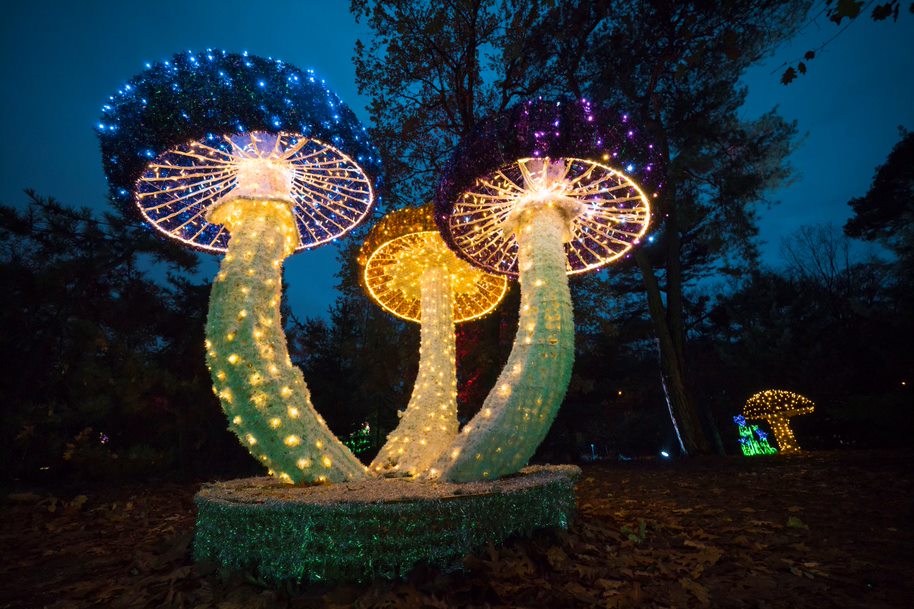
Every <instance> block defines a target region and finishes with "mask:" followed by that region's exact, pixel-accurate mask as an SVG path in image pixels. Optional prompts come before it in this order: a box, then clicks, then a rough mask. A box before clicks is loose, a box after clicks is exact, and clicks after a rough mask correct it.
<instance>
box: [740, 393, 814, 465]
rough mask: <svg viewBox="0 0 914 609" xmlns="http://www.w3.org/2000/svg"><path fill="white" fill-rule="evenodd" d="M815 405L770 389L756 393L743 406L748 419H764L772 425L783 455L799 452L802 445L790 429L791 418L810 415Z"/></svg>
mask: <svg viewBox="0 0 914 609" xmlns="http://www.w3.org/2000/svg"><path fill="white" fill-rule="evenodd" d="M813 410H815V404H813V402H812V400H810V399H809V398H806V397H803V396H802V395H800V394H798V393H793V392H792V391H785V390H783V389H768V390H766V391H760V392H759V393H756V394H755V395H753V396H752V397H750V398H749V399H748V400H746V404H745V406H743V416H744V417H746V418H747V419H750V420H752V419H754V420H758V419H762V420H764V421H768V423H769V424H770V425H771V431H772V433H774V439H775V441H776V442H777V443H778V448H779V449H780V451H781V452H782V453H795V452H799V450H800V445H799V444H797V438H796V436H794V435H793V430H792V429H791V428H790V419H791V417H797V416H800V415H804V414H810V413H812V412H813Z"/></svg>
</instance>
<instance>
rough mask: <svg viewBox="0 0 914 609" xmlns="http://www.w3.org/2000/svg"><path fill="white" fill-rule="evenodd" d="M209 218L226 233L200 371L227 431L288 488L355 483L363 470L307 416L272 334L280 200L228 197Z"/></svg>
mask: <svg viewBox="0 0 914 609" xmlns="http://www.w3.org/2000/svg"><path fill="white" fill-rule="evenodd" d="M211 221H212V222H214V223H217V224H224V225H225V226H226V228H227V229H228V230H229V231H231V235H232V238H231V239H230V241H229V245H228V250H227V252H226V255H225V258H223V260H222V265H221V267H220V270H219V273H218V274H217V275H216V280H215V281H214V282H213V289H212V293H211V295H210V301H209V302H210V305H209V314H208V315H207V319H206V338H207V342H206V350H207V365H208V366H209V369H210V372H211V374H212V377H213V382H214V383H215V385H214V386H213V391H214V392H215V393H216V395H218V396H219V399H220V401H221V403H222V408H223V410H224V411H225V413H226V415H227V416H228V418H229V421H230V426H229V428H230V429H231V430H232V431H233V432H235V434H236V435H237V436H238V437H239V438H240V439H241V442H242V444H244V445H245V446H247V448H248V450H249V451H250V452H251V453H252V454H253V455H255V456H256V457H257V458H258V459H259V460H260V461H261V462H262V463H263V464H264V465H265V466H267V467H268V468H270V472H271V473H272V474H274V475H276V476H278V477H279V478H280V479H281V480H283V481H286V482H289V483H308V482H325V481H327V482H329V481H342V480H352V479H359V478H365V477H366V476H367V474H366V472H365V467H364V466H363V465H362V464H361V463H360V462H359V461H358V459H356V457H355V456H354V455H353V454H352V452H351V451H350V450H349V449H348V448H346V446H345V445H344V444H343V443H342V442H340V441H339V440H338V439H337V438H336V436H334V435H333V433H332V432H331V431H330V429H329V428H328V427H327V425H326V423H325V422H324V420H323V418H321V417H320V415H318V414H317V411H315V410H314V406H313V405H312V404H311V396H310V392H309V391H308V387H307V385H306V384H305V380H304V377H303V376H302V373H301V370H299V369H298V368H297V367H295V366H294V365H292V361H291V359H290V358H289V352H288V349H287V347H286V336H285V332H284V331H283V328H282V320H281V318H280V311H279V303H280V299H281V297H282V263H283V260H284V259H285V258H286V257H287V256H288V255H289V254H291V253H292V252H293V251H294V249H295V244H296V243H297V241H298V233H297V229H296V226H295V219H294V217H293V215H292V212H291V210H290V209H289V205H288V204H287V203H284V202H282V201H275V200H255V199H241V198H239V199H234V200H231V201H227V202H225V203H222V204H220V205H219V206H218V207H217V208H216V209H215V210H214V211H213V212H212V213H211Z"/></svg>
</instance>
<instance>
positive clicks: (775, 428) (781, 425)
mask: <svg viewBox="0 0 914 609" xmlns="http://www.w3.org/2000/svg"><path fill="white" fill-rule="evenodd" d="M766 419H767V420H768V423H769V424H770V425H771V432H772V433H773V434H774V439H775V441H776V442H777V443H778V449H780V451H781V453H782V454H783V453H796V452H800V445H799V444H797V438H796V436H795V435H793V429H791V428H790V418H789V417H787V416H785V415H777V414H775V415H769V416H767V417H766Z"/></svg>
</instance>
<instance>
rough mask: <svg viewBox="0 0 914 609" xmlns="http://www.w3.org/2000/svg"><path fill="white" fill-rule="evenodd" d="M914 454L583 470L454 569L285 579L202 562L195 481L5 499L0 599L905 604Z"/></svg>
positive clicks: (69, 604)
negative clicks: (571, 505) (557, 497)
mask: <svg viewBox="0 0 914 609" xmlns="http://www.w3.org/2000/svg"><path fill="white" fill-rule="evenodd" d="M912 465H914V455H912V454H911V453H885V452H842V453H837V452H831V453H806V454H803V455H799V456H795V457H783V456H773V457H759V458H754V459H745V458H738V457H730V458H724V459H717V458H707V459H693V460H687V461H681V462H658V461H636V462H629V463H605V464H595V465H589V466H585V467H584V475H583V478H582V480H581V483H580V485H579V487H578V502H579V516H578V519H577V520H576V522H575V523H574V525H573V526H572V528H571V529H570V530H569V531H566V532H544V533H542V534H540V535H538V536H536V537H535V538H533V539H517V540H513V541H511V542H509V543H508V544H507V545H505V546H503V547H499V548H495V547H489V548H484V549H482V550H481V551H480V552H478V553H477V554H475V555H473V556H469V557H467V558H466V559H465V561H464V570H463V571H462V572H456V573H446V574H441V573H434V572H430V571H418V572H415V573H413V574H412V576H411V577H410V578H409V579H408V580H407V581H402V582H376V583H374V584H370V585H364V586H342V587H335V588H330V587H322V586H303V587H297V586H288V587H286V588H285V589H281V590H273V589H268V588H265V587H264V586H262V585H260V584H259V583H258V582H257V581H256V579H254V578H252V577H251V576H250V575H245V574H227V573H221V572H220V571H219V570H218V569H216V568H215V566H214V565H212V564H194V563H193V562H192V561H191V559H190V552H189V549H190V543H191V540H192V535H193V524H194V506H193V494H194V492H195V490H196V489H197V487H198V485H196V484H175V483H154V484H146V485H135V486H122V487H118V488H105V489H99V488H92V489H88V488H87V489H81V492H77V491H79V489H77V490H76V491H74V490H70V491H58V492H57V493H54V492H52V490H51V489H43V490H35V489H32V490H18V491H17V492H12V493H10V494H8V495H7V497H6V499H5V500H4V502H3V518H2V522H0V551H2V561H0V608H2V609H14V608H16V609H18V608H27V609H39V608H44V607H49V608H53V609H70V608H81V607H111V608H113V609H118V608H134V607H135V608H146V607H149V608H152V607H188V608H189V607H200V608H204V607H205V608H213V609H216V608H218V609H236V608H237V609H241V608H244V609H272V608H305V607H321V608H327V609H334V608H337V607H358V608H366V609H367V608H370V607H391V608H393V607H404V608H422V607H427V608H443V607H492V608H496V607H530V608H532V607H608V608H616V607H618V608H623V607H645V608H653V607H752V608H759V609H764V608H768V607H771V608H775V607H785V608H787V607H790V608H795V607H811V608H816V607H823V608H825V607H842V608H846V607H874V608H879V607H910V606H912V605H911V603H912V602H914V577H912V576H914V527H912V524H911V523H912V520H914V468H912Z"/></svg>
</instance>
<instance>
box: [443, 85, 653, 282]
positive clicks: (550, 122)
mask: <svg viewBox="0 0 914 609" xmlns="http://www.w3.org/2000/svg"><path fill="white" fill-rule="evenodd" d="M641 131H642V130H641V129H640V128H639V127H637V126H636V125H634V124H633V123H632V121H631V120H630V118H629V117H628V116H627V115H618V114H615V113H613V112H611V111H609V110H604V109H600V108H597V107H595V106H592V105H591V104H590V103H589V102H587V101H569V100H559V101H545V100H541V99H538V100H532V101H528V102H524V103H522V104H519V105H517V106H514V107H512V108H510V109H508V110H507V111H505V112H504V113H501V114H498V115H494V116H492V117H489V118H487V119H485V120H483V121H481V122H480V123H479V124H478V125H477V127H476V128H475V129H474V130H473V131H472V132H471V133H470V134H469V135H468V136H467V137H465V138H464V140H463V141H462V142H461V144H460V145H459V146H458V148H457V150H456V152H455V153H454V156H453V158H452V159H451V162H450V165H449V167H448V169H447V171H446V172H445V175H444V177H443V178H442V180H441V182H440V183H439V186H438V190H437V193H436V200H435V209H436V213H435V220H436V222H437V223H438V227H439V229H440V230H441V233H442V235H443V237H444V239H445V241H447V243H448V245H450V246H451V247H452V248H453V249H454V251H455V252H456V253H457V254H458V255H459V256H460V257H462V258H464V259H466V260H467V261H469V262H471V263H472V264H475V265H477V266H479V267H481V268H483V269H485V270H487V271H489V272H491V273H496V274H501V275H507V276H510V277H516V276H517V274H518V268H517V249H518V246H517V240H516V238H515V236H514V233H513V232H512V231H511V230H509V229H508V228H507V227H506V220H508V218H509V217H510V215H511V213H512V212H513V211H515V210H516V208H517V207H518V205H522V204H523V202H524V201H525V200H526V199H530V198H553V197H554V198H556V199H561V200H562V201H563V204H564V206H565V208H566V209H572V210H573V213H571V222H570V227H569V234H568V235H567V242H566V243H565V253H566V255H567V264H566V268H567V272H568V274H577V273H585V272H587V271H590V270H593V269H597V268H599V267H601V266H603V265H606V264H609V263H610V262H613V261H614V260H617V259H619V258H620V257H622V256H624V255H625V254H626V253H627V252H628V251H629V250H630V249H631V248H632V247H634V246H635V245H636V244H638V243H639V241H640V239H641V238H642V237H643V236H644V234H645V232H647V227H648V224H649V222H650V202H651V200H652V199H653V198H655V197H656V196H657V192H658V191H659V189H660V187H661V185H662V175H663V174H662V166H661V162H660V158H661V157H660V155H659V151H657V150H655V147H654V146H653V145H652V144H650V143H648V142H647V140H646V138H645V137H644V134H643V133H642V132H641Z"/></svg>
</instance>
